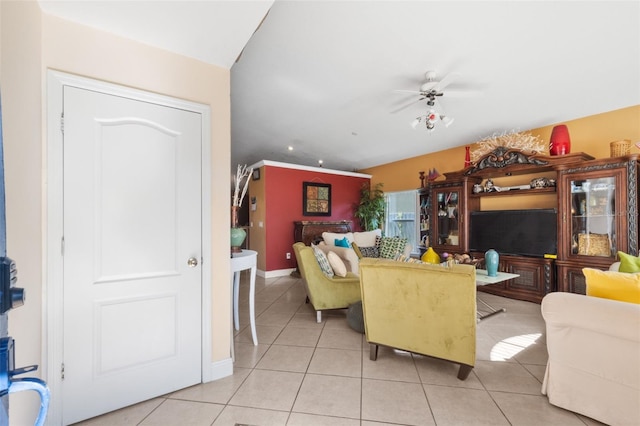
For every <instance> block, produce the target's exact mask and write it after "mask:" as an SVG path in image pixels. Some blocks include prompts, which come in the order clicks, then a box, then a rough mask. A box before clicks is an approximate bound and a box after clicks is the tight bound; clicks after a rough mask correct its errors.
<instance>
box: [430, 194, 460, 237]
mask: <svg viewBox="0 0 640 426" xmlns="http://www.w3.org/2000/svg"><path fill="white" fill-rule="evenodd" d="M435 194H436V197H435V200H434V202H435V203H436V205H437V211H436V218H435V219H436V220H435V221H434V223H435V226H436V229H435V230H434V231H435V232H434V233H433V238H435V239H436V241H435V244H436V245H448V246H459V245H460V218H459V215H458V213H459V211H458V207H459V204H458V203H459V200H460V191H459V190H443V191H436V192H435Z"/></svg>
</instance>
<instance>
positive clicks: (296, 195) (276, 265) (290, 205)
mask: <svg viewBox="0 0 640 426" xmlns="http://www.w3.org/2000/svg"><path fill="white" fill-rule="evenodd" d="M265 168H266V169H267V170H266V171H265V173H264V175H265V176H266V177H267V178H266V180H265V200H266V218H265V224H266V235H265V236H266V249H267V250H266V271H274V270H279V269H288V268H295V267H296V262H295V254H294V253H293V248H292V245H293V243H294V241H293V222H294V221H298V220H317V221H321V220H331V221H334V220H348V221H351V227H352V229H353V230H354V231H355V230H359V229H360V226H359V223H358V221H357V220H354V218H353V211H354V205H356V204H357V203H358V201H359V199H360V188H361V187H362V184H363V183H365V182H366V183H368V182H369V180H370V179H369V178H363V177H355V176H341V175H336V174H329V173H322V172H316V171H307V170H296V169H287V168H282V167H274V166H265ZM303 182H315V183H328V184H331V216H303V215H302V183H303ZM286 253H291V260H287V259H286Z"/></svg>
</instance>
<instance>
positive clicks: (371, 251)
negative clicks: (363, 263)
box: [360, 246, 380, 257]
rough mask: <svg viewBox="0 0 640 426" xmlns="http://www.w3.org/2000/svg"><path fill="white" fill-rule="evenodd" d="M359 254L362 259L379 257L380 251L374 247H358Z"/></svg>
mask: <svg viewBox="0 0 640 426" xmlns="http://www.w3.org/2000/svg"><path fill="white" fill-rule="evenodd" d="M360 253H362V257H380V250H379V249H378V247H376V246H372V247H360Z"/></svg>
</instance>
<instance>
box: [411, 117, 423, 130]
mask: <svg viewBox="0 0 640 426" xmlns="http://www.w3.org/2000/svg"><path fill="white" fill-rule="evenodd" d="M420 121H422V117H416V119H415V120H413V122H411V127H413V128H414V129H415V128H416V127H418V124H420Z"/></svg>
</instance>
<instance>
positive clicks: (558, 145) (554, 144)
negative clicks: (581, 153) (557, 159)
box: [549, 124, 571, 155]
mask: <svg viewBox="0 0 640 426" xmlns="http://www.w3.org/2000/svg"><path fill="white" fill-rule="evenodd" d="M570 151H571V138H570V137H569V129H568V128H567V126H566V125H565V124H560V125H558V126H555V127H554V128H553V129H552V130H551V137H550V138H549V154H550V155H565V154H568V153H569V152H570Z"/></svg>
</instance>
